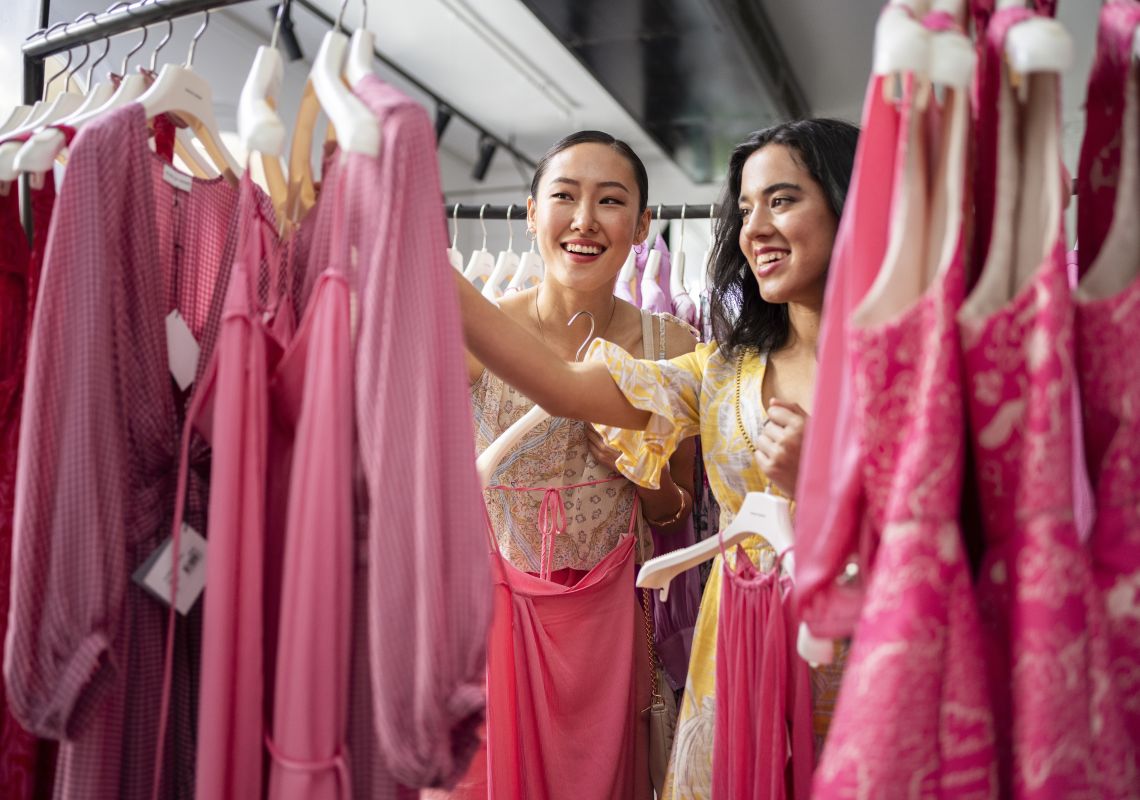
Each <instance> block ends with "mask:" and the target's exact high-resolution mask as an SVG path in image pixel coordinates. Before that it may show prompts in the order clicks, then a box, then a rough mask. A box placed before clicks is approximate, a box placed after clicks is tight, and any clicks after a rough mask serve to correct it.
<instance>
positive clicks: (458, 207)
mask: <svg viewBox="0 0 1140 800" xmlns="http://www.w3.org/2000/svg"><path fill="white" fill-rule="evenodd" d="M715 205H716V204H715V203H685V204H683V205H669V206H667V205H660V206H657V205H652V204H651V205H650V206H649V212H650V214H652V216H653V221H654V222H656V221H657V220H661V219H665V220H669V219H682V215H683V218H684V219H711V218H712V217H715V216H716V209H715ZM443 211H444V214H446V215H447V218H448V219H483V220H488V219H492V220H506V219H517V220H522V219H526V201H525V200H524V201H523V202H521V203H515V204H514V205H513V206H512V205H506V206H504V205H491V204H489V203H484V204H481V205H476V204H470V203H467V204H465V203H445V204H444V206H443ZM508 211H510V217H508V216H507V212H508Z"/></svg>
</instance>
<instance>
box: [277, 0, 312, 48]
mask: <svg viewBox="0 0 1140 800" xmlns="http://www.w3.org/2000/svg"><path fill="white" fill-rule="evenodd" d="M278 7H279V6H271V7H270V8H269V16H270V17H271V18H272V19H273V20H274V21H276V20H277V10H278ZM279 41H280V42H281V49H282V50H284V51H285V57H286V58H288V59H289V60H290V61H300V60H301V59H302V58H304V57H305V54H304V53H303V52H301V43H300V42H299V41H297V34H296V32H295V31H294V30H293V6H292V4H291V3H286V4H285V14H284V15H283V16H282V17H281V33H280V34H279Z"/></svg>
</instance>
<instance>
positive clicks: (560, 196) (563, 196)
mask: <svg viewBox="0 0 1140 800" xmlns="http://www.w3.org/2000/svg"><path fill="white" fill-rule="evenodd" d="M550 196H551V197H553V198H554V199H555V200H569V199H570V194H569V193H568V192H554V193H553V194H552V195H550Z"/></svg>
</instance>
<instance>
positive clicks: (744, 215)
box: [739, 208, 752, 219]
mask: <svg viewBox="0 0 1140 800" xmlns="http://www.w3.org/2000/svg"><path fill="white" fill-rule="evenodd" d="M739 213H740V218H741V219H748V215H749V214H751V213H752V209H751V208H742V209H740V212H739Z"/></svg>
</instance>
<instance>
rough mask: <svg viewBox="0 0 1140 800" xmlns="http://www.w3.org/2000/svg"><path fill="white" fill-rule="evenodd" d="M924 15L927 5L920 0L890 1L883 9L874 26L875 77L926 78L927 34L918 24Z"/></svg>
mask: <svg viewBox="0 0 1140 800" xmlns="http://www.w3.org/2000/svg"><path fill="white" fill-rule="evenodd" d="M925 12H926V3H924V2H920V0H892V2H891V3H890V4H889V5H888V6H887V7H886V8H885V9H883V13H882V14H880V15H879V21H878V22H877V23H876V25H875V47H874V54H875V55H874V63H873V66H872V70H873V72H874V73H875V74H876V75H902V74H904V73H913V74H914V75H916V76H917V77H920V78H925V77H926V76H927V73H928V71H929V67H930V48H929V42H930V31H928V30H927V29H926V26H925V25H923V24H922V22H920V19H921V18H922V15H923V14H924V13H925ZM888 88H889V87H888Z"/></svg>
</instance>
